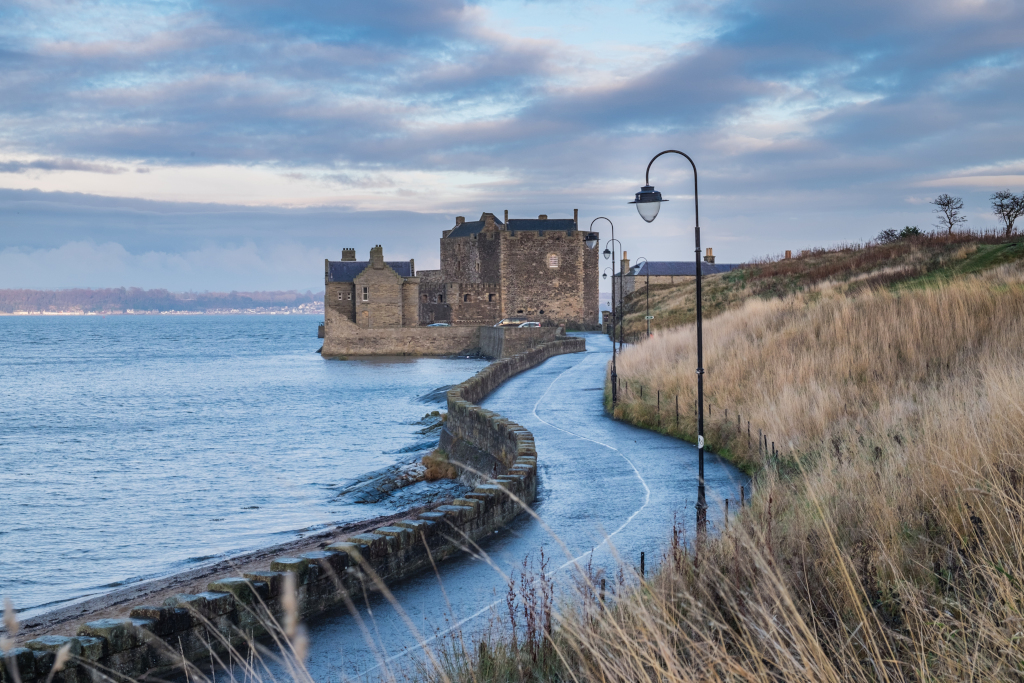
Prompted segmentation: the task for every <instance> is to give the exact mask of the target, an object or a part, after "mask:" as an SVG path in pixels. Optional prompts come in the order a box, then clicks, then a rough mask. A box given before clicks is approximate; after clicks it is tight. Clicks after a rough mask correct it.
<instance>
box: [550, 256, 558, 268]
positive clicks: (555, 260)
mask: <svg viewBox="0 0 1024 683" xmlns="http://www.w3.org/2000/svg"><path fill="white" fill-rule="evenodd" d="M557 267H558V254H548V268H557Z"/></svg>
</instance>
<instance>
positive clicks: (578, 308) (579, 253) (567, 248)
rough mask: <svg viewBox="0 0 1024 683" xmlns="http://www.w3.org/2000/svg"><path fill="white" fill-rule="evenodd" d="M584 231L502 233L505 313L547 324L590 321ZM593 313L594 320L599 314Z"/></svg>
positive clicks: (595, 322) (594, 322)
mask: <svg viewBox="0 0 1024 683" xmlns="http://www.w3.org/2000/svg"><path fill="white" fill-rule="evenodd" d="M585 234H586V233H583V232H561V231H551V232H542V233H540V232H532V231H522V232H516V233H507V232H506V233H503V234H502V250H503V252H504V253H503V257H504V258H503V273H502V275H503V277H502V283H501V285H502V288H501V294H502V299H503V303H504V309H505V315H506V316H516V315H522V316H526V317H528V318H529V319H530V320H537V321H540V322H542V323H546V324H549V325H551V324H561V323H569V324H572V325H580V324H584V323H585V322H586V320H587V315H586V312H587V311H586V307H585V306H584V286H583V285H584V281H583V275H584V254H583V250H584V249H586V248H587V247H586V245H584V243H583V237H584V235H585ZM552 256H553V257H555V258H556V259H557V266H556V267H554V268H552V267H550V266H549V257H552ZM595 272H596V271H595ZM593 317H594V321H593V324H595V325H596V324H597V319H596V318H597V316H596V315H594V316H593ZM587 324H590V323H587Z"/></svg>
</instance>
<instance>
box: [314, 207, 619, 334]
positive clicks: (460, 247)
mask: <svg viewBox="0 0 1024 683" xmlns="http://www.w3.org/2000/svg"><path fill="white" fill-rule="evenodd" d="M578 219H579V212H578V211H575V212H574V215H573V217H572V218H558V219H548V217H547V216H546V215H541V216H539V217H537V218H533V219H515V218H514V219H509V218H508V212H507V211H506V212H505V219H504V221H502V220H499V219H498V218H497V217H495V215H494V214H491V213H484V214H482V215H481V216H480V219H479V220H477V221H469V222H467V221H466V220H465V219H464V218H463V217H462V216H459V217H458V218H456V219H455V227H454V228H452V229H451V230H445V231H444V233H443V235H442V237H441V240H440V242H441V245H440V246H441V254H440V255H441V268H440V269H439V270H424V271H420V272H418V273H417V272H416V268H415V263H414V262H413V261H412V260H410V261H385V260H384V250H383V247H382V246H381V245H377V246H375V247H373V249H371V250H370V260H369V261H357V260H356V254H355V250H354V249H343V250H342V258H341V260H340V261H331V260H326V261H325V262H324V283H325V290H326V293H325V296H324V324H325V341H324V345H325V346H324V351H325V353H328V352H329V351H330V349H331V348H332V347H335V346H339V345H338V344H332V341H331V340H332V338H333V339H334V340H335V341H337V340H338V339H340V338H346V339H356V338H358V339H359V340H361V341H360V342H359V343H360V344H361V343H362V342H363V341H365V340H369V339H373V338H375V337H379V338H381V339H383V338H397V337H401V338H402V339H403V340H404V341H403V342H401V343H400V344H399V345H398V349H397V351H395V352H402V353H423V354H433V353H457V352H459V350H461V349H455V350H451V349H446V350H442V349H441V348H440V347H444V346H445V345H444V343H443V342H441V343H440V344H438V343H435V342H437V340H435V339H434V337H437V338H438V339H441V338H448V339H451V340H453V344H454V346H458V345H459V344H463V343H469V342H467V340H468V339H469V335H468V334H467V333H466V331H463V332H454V331H453V332H447V333H440V332H437V330H439V329H444V328H429V329H430V330H433V331H432V332H430V333H429V334H428V333H423V334H421V335H419V336H417V335H415V334H411V330H412V329H413V328H424V327H425V326H427V325H430V324H432V323H439V322H444V323H449V324H450V326H451V327H453V328H455V327H459V328H475V327H478V326H491V325H494V324H495V323H496V322H498V321H499V320H501V319H503V318H509V317H516V318H523V319H525V320H530V321H536V322H540V323H541V324H542V325H544V326H559V325H564V326H566V327H569V328H575V329H595V328H597V326H598V324H599V319H598V318H599V313H598V296H599V295H598V269H599V267H598V263H599V250H598V249H597V248H596V242H597V240H598V237H599V236H598V234H597V233H590V232H587V231H581V230H580V229H579V225H578ZM588 238H590V242H591V244H592V245H594V246H588V245H587V240H588ZM400 329H403V330H405V332H404V333H403V332H397V330H400ZM368 330H376V331H380V332H379V333H376V334H374V335H368V334H366V332H365V331H368ZM384 330H392V332H390V333H385V332H383V331H384ZM417 339H419V340H420V341H417ZM344 348H346V349H348V352H349V353H353V351H352V349H353V343H346V344H344ZM465 348H468V347H465ZM339 353H340V352H339Z"/></svg>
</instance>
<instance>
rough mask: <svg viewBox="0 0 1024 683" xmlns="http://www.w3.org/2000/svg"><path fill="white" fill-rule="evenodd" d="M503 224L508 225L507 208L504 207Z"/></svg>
mask: <svg viewBox="0 0 1024 683" xmlns="http://www.w3.org/2000/svg"><path fill="white" fill-rule="evenodd" d="M505 225H508V209H505Z"/></svg>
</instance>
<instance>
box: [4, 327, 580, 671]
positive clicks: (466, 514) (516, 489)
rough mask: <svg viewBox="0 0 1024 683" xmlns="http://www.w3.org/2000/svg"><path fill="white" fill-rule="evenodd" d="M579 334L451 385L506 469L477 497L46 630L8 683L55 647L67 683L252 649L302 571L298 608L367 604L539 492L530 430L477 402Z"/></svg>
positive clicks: (574, 347) (476, 437)
mask: <svg viewBox="0 0 1024 683" xmlns="http://www.w3.org/2000/svg"><path fill="white" fill-rule="evenodd" d="M585 348H586V347H585V342H584V340H583V339H579V338H569V339H562V340H558V341H554V342H550V343H547V344H544V345H543V346H539V347H537V348H535V349H532V350H530V351H528V352H525V353H522V354H519V355H517V356H515V357H513V358H506V359H504V360H500V361H497V362H495V363H493V364H492V365H490V366H488V367H487V368H485V369H484V370H482V371H480V372H478V373H477V374H476V375H474V376H473V377H472V378H470V379H469V380H467V381H466V382H463V383H462V384H460V385H458V386H456V387H454V388H453V389H451V390H450V391H449V392H448V411H449V413H448V414H449V417H448V424H447V427H446V429H447V430H448V438H449V439H450V442H452V443H454V442H461V443H463V444H465V445H467V446H471V447H473V448H476V449H479V450H481V451H484V452H486V453H488V454H489V455H490V457H492V458H493V459H494V460H495V462H498V463H500V464H501V466H502V469H503V473H501V474H500V475H498V476H496V477H494V478H492V479H489V480H487V481H486V483H482V484H480V485H478V486H477V487H476V488H475V489H474V490H473V492H472V493H469V494H466V496H465V497H464V498H460V499H456V500H455V501H453V502H452V504H451V505H441V506H438V507H436V508H434V509H432V510H430V511H429V512H424V513H421V514H420V515H418V516H417V517H416V518H414V519H406V520H401V521H397V522H394V523H393V524H391V525H389V526H384V527H380V528H377V529H374V530H373V531H372V532H369V533H362V534H358V535H355V536H352V537H350V538H346V539H345V540H344V541H341V542H338V543H334V544H332V545H329V546H327V547H326V548H325V549H323V550H321V551H314V552H308V553H305V554H303V555H300V556H298V557H279V558H277V559H276V560H274V561H273V562H271V564H270V567H269V568H268V569H266V570H262V571H252V572H247V573H244V574H243V575H242V576H237V577H230V578H224V579H219V580H216V581H212V582H210V583H209V585H208V586H207V590H206V591H205V592H202V593H198V594H194V595H184V594H179V595H176V596H175V597H172V598H169V599H167V600H165V601H164V603H163V604H159V605H137V606H135V607H133V608H131V610H130V612H129V614H128V615H127V616H126V617H122V618H113V619H100V620H96V621H89V622H86V623H84V624H82V625H81V626H80V627H79V628H78V635H77V636H74V637H68V636H42V637H38V638H35V639H33V640H30V641H28V642H27V643H25V644H24V646H23V647H17V648H14V649H12V650H11V651H9V652H8V653H7V657H6V658H5V660H4V663H3V664H0V683H13V682H14V681H16V680H17V678H16V677H15V675H14V672H12V671H9V670H8V666H9V665H8V662H13V663H14V664H15V665H16V667H17V670H18V673H19V674H20V680H21V681H23V682H24V683H34V682H36V681H43V680H45V679H46V678H47V676H48V675H49V674H50V669H51V667H52V666H53V662H54V658H55V655H56V652H57V651H58V650H59V649H60V648H61V647H63V646H65V645H67V646H69V647H70V653H71V655H72V660H71V663H70V664H69V665H68V666H67V667H66V668H65V670H64V671H62V672H60V673H58V674H57V675H56V676H55V677H54V678H53V680H54V681H58V682H61V683H94V682H96V681H113V680H123V679H124V678H131V679H136V680H138V679H142V678H153V677H161V676H165V675H168V674H172V673H174V672H175V671H177V670H180V669H181V666H182V659H183V658H184V659H185V660H188V661H191V662H199V661H202V662H204V667H205V666H206V665H207V663H210V662H211V655H212V654H213V653H214V652H216V653H218V654H220V653H223V652H224V651H226V649H227V647H228V645H229V644H230V645H231V646H233V647H239V648H242V649H244V646H245V644H246V643H247V642H248V640H249V639H252V638H258V637H260V636H262V635H265V634H266V633H267V628H266V624H267V623H269V622H271V621H272V620H273V621H276V622H277V623H284V607H283V604H284V602H285V601H286V596H285V594H284V593H285V585H286V582H285V579H286V576H287V574H288V573H289V572H290V573H292V574H293V575H294V577H295V585H296V588H297V595H296V597H297V604H298V611H299V614H300V616H302V617H310V616H313V615H315V614H317V613H320V612H323V611H325V610H327V609H330V608H332V607H336V606H338V605H341V604H346V603H347V602H349V601H359V600H360V599H361V596H362V595H363V591H364V588H366V589H369V590H377V589H378V585H377V582H378V581H379V582H381V583H383V584H385V585H386V584H388V583H391V582H394V581H398V580H400V579H402V578H405V577H407V576H410V575H412V574H415V573H416V572H419V571H422V570H424V569H426V568H428V567H430V566H431V561H434V562H436V561H437V560H439V559H442V558H444V557H446V556H448V555H451V554H453V553H456V552H459V551H460V550H462V549H464V548H465V547H466V546H467V544H469V543H470V542H472V541H476V540H478V539H480V538H482V537H483V536H486V535H488V534H490V533H492V532H493V531H494V530H495V529H497V528H499V527H502V526H504V525H506V524H508V523H509V522H510V521H512V520H513V519H514V518H515V517H516V516H517V515H519V513H520V512H522V510H523V508H522V506H521V504H520V503H519V502H517V501H516V500H515V499H518V500H519V501H522V502H523V503H530V502H532V501H533V500H534V498H535V496H536V492H537V452H536V448H535V447H534V443H533V435H532V434H531V433H530V432H529V431H527V430H526V429H525V428H523V427H521V426H519V425H517V424H515V423H514V422H510V421H509V420H507V419H505V418H502V417H501V416H500V415H498V414H496V413H494V412H492V411H489V410H486V409H484V408H481V407H480V406H479V405H476V403H477V402H479V401H480V400H482V399H483V398H484V397H485V396H487V395H488V394H489V393H491V392H492V391H493V390H494V389H496V388H497V387H498V386H499V385H501V383H502V382H504V381H505V380H507V379H508V378H509V377H512V376H513V375H516V374H518V373H520V372H522V371H524V370H527V369H529V368H532V367H534V366H536V365H538V364H540V363H541V362H543V361H544V360H546V359H547V358H550V357H551V356H555V355H559V354H562V353H575V352H579V351H584V350H585Z"/></svg>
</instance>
